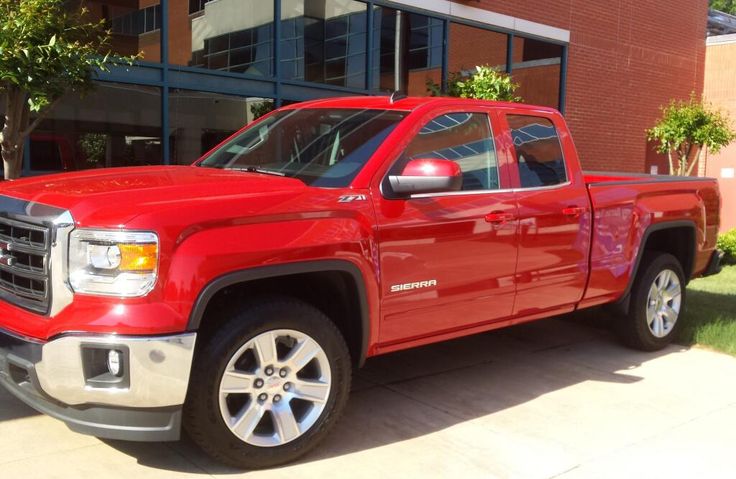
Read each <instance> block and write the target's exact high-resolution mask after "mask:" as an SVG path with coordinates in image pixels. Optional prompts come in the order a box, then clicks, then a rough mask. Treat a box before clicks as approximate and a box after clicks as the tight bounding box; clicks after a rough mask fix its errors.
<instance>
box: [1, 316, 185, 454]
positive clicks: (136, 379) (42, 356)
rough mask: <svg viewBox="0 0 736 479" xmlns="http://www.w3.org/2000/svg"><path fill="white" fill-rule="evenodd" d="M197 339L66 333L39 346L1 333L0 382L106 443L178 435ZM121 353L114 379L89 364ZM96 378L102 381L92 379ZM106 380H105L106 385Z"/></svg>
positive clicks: (33, 342)
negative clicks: (109, 353)
mask: <svg viewBox="0 0 736 479" xmlns="http://www.w3.org/2000/svg"><path fill="white" fill-rule="evenodd" d="M195 341H196V333H184V334H178V335H171V336H150V337H139V336H115V335H110V336H97V335H69V336H63V337H60V338H58V339H54V340H52V341H49V342H45V343H44V342H39V341H36V340H33V339H29V338H23V337H19V336H17V335H13V334H11V333H9V332H6V331H0V384H2V385H3V386H5V388H6V389H8V390H9V391H10V392H11V393H13V394H14V395H15V396H16V397H18V398H19V399H21V400H22V401H23V402H25V403H26V404H28V405H29V406H31V407H33V408H35V409H37V410H39V411H41V412H43V413H45V414H49V415H51V416H54V417H56V418H58V419H61V420H63V421H65V422H66V423H67V424H68V425H69V427H70V428H72V429H74V430H76V431H79V432H84V433H88V434H92V435H96V436H99V437H106V438H112V439H127V440H143V441H162V440H175V439H178V437H179V428H180V419H181V409H182V406H183V404H184V400H185V398H186V393H187V386H188V383H189V373H190V370H191V366H192V359H193V357H194V345H195ZM110 349H115V350H118V351H122V352H123V357H124V361H123V373H122V374H121V377H119V378H110V377H103V376H105V375H104V374H103V375H97V374H96V373H95V372H94V371H95V367H97V368H98V369H99V366H100V365H99V364H97V365H90V364H89V363H90V361H92V360H97V361H98V362H99V359H100V357H104V355H102V356H101V355H99V354H98V355H95V354H89V351H95V350H99V351H103V352H104V351H107V350H110ZM100 377H103V380H99V378H100ZM111 379H112V380H111Z"/></svg>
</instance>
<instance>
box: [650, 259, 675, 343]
mask: <svg viewBox="0 0 736 479" xmlns="http://www.w3.org/2000/svg"><path fill="white" fill-rule="evenodd" d="M681 305H682V285H681V284H680V278H679V277H678V276H677V273H675V272H674V271H672V270H669V269H665V270H663V271H661V272H660V273H659V274H658V275H657V277H656V278H654V282H653V283H652V286H651V287H650V288H649V296H648V297H647V326H648V327H649V331H650V332H651V333H652V334H653V335H654V336H655V337H657V338H663V337H665V336H667V335H668V334H669V333H670V332H671V331H672V328H674V327H675V323H676V322H677V318H678V317H679V316H680V306H681Z"/></svg>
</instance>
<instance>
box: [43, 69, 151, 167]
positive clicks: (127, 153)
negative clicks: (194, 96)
mask: <svg viewBox="0 0 736 479" xmlns="http://www.w3.org/2000/svg"><path fill="white" fill-rule="evenodd" d="M29 156H30V165H29V166H30V170H31V171H30V172H31V173H34V172H35V173H38V172H49V171H64V170H66V171H73V170H80V169H84V168H102V167H107V166H141V165H152V164H160V163H161V90H160V89H159V88H152V87H144V86H134V85H122V84H117V83H99V84H98V85H97V88H95V90H93V91H92V92H90V93H89V94H88V95H87V96H86V97H85V98H84V99H81V98H79V97H78V96H77V95H75V94H69V95H68V96H67V97H65V98H64V100H63V101H62V102H61V103H59V104H58V105H57V106H56V107H55V108H54V109H53V110H52V112H51V114H50V116H49V118H47V119H45V120H44V121H42V122H41V124H40V125H39V127H38V128H37V129H36V130H35V131H34V133H32V134H31V138H30V149H29Z"/></svg>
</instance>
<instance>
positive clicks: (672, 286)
mask: <svg viewBox="0 0 736 479" xmlns="http://www.w3.org/2000/svg"><path fill="white" fill-rule="evenodd" d="M639 271H640V274H639V275H638V276H637V278H636V280H635V281H634V285H633V287H632V290H631V302H630V306H629V313H628V315H625V316H621V317H620V318H619V320H618V322H617V326H618V332H619V334H620V336H621V338H622V339H623V341H624V342H625V343H626V344H627V345H628V346H630V347H632V348H635V349H641V350H643V351H656V350H658V349H662V348H664V347H665V346H667V345H668V344H670V343H671V342H672V340H673V339H674V338H675V337H676V334H677V331H678V329H679V326H680V324H681V323H680V322H678V319H679V317H680V313H681V312H682V308H683V306H684V303H685V275H684V273H683V271H682V266H681V265H680V262H679V261H678V260H677V258H675V257H674V256H672V255H671V254H667V253H648V254H647V256H646V257H645V258H644V259H643V260H642V264H641V266H640V268H639Z"/></svg>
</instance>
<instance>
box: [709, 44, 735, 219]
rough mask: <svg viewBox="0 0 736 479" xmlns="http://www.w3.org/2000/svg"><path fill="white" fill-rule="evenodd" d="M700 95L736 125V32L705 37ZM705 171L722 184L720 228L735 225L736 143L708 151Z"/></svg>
mask: <svg viewBox="0 0 736 479" xmlns="http://www.w3.org/2000/svg"><path fill="white" fill-rule="evenodd" d="M703 96H704V97H705V99H706V100H707V101H708V102H710V103H711V104H713V105H714V106H715V107H717V108H720V109H721V110H722V111H724V112H725V113H727V114H728V115H729V116H730V117H731V121H732V123H734V124H735V125H734V126H735V127H736V33H732V34H730V35H720V36H712V37H709V38H708V42H707V52H706V60H705V85H704V88H703ZM705 173H706V175H707V176H711V177H714V178H718V183H719V185H720V187H721V196H722V199H723V208H722V210H721V231H728V230H730V229H732V228H736V143H733V144H731V145H729V146H728V147H726V148H724V149H723V150H721V151H720V152H719V153H718V154H716V155H708V156H707V157H706V171H705Z"/></svg>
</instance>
